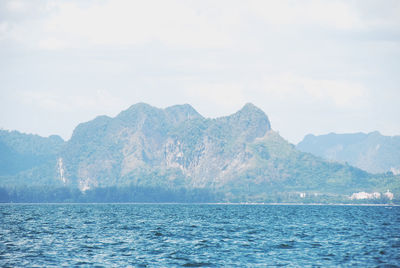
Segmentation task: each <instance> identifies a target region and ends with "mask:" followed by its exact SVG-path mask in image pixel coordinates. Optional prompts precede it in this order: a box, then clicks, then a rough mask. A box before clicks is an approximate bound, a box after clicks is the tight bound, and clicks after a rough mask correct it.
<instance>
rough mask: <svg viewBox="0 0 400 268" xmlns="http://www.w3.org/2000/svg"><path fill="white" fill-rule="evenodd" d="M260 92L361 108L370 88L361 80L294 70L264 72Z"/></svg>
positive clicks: (278, 98)
mask: <svg viewBox="0 0 400 268" xmlns="http://www.w3.org/2000/svg"><path fill="white" fill-rule="evenodd" d="M259 90H261V92H259V93H258V94H260V95H262V94H266V95H268V96H269V97H274V98H276V99H277V100H280V101H285V100H288V99H293V100H295V101H297V102H305V103H310V104H312V105H316V104H317V103H318V102H322V103H327V104H328V105H334V106H336V108H340V109H342V108H346V109H353V108H356V109H359V108H362V107H364V106H365V105H368V101H369V93H368V92H369V89H367V88H365V87H364V86H363V85H362V84H360V83H357V82H352V81H346V80H330V79H317V78H311V77H304V76H298V75H294V74H288V73H284V74H277V75H266V76H264V78H263V80H262V82H261V86H260V87H259Z"/></svg>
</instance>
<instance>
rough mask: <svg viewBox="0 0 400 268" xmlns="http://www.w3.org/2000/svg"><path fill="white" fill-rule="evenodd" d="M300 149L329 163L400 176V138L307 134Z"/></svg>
mask: <svg viewBox="0 0 400 268" xmlns="http://www.w3.org/2000/svg"><path fill="white" fill-rule="evenodd" d="M297 149H299V150H301V151H303V152H309V153H312V154H315V155H318V156H321V157H323V158H325V159H327V160H333V161H339V162H343V163H344V162H347V163H349V164H350V165H353V166H356V167H358V168H361V169H363V170H366V171H368V172H371V173H383V172H388V171H391V172H393V173H394V174H400V136H393V137H389V136H383V135H381V134H380V133H379V132H377V131H375V132H371V133H368V134H364V133H354V134H335V133H330V134H327V135H320V136H314V135H307V136H306V137H304V139H303V140H302V141H301V142H300V143H299V144H298V145H297Z"/></svg>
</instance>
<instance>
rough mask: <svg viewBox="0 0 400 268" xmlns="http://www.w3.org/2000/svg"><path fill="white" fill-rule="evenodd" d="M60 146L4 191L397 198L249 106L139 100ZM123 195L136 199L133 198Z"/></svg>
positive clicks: (382, 180)
mask: <svg viewBox="0 0 400 268" xmlns="http://www.w3.org/2000/svg"><path fill="white" fill-rule="evenodd" d="M57 148H58V149H57V150H56V153H55V154H51V157H49V161H47V162H46V163H45V164H42V165H38V166H35V167H33V168H32V169H28V170H25V171H24V172H22V173H17V174H14V175H12V176H8V175H7V176H3V177H1V176H0V187H5V188H6V189H10V187H20V186H21V185H25V186H26V187H30V185H43V186H46V187H53V188H54V187H64V188H66V189H76V190H78V191H79V192H80V193H81V197H80V198H83V197H82V196H89V194H87V193H97V192H98V191H100V189H112V188H113V187H118V189H131V190H130V191H133V192H135V193H136V194H138V190H132V189H139V188H140V189H142V191H147V190H143V189H153V190H154V189H158V190H154V191H160V192H165V191H167V192H168V193H169V195H170V196H175V197H176V195H179V194H178V193H181V190H180V189H184V191H186V193H189V196H192V197H189V196H187V195H185V196H186V197H185V198H188V200H189V199H190V200H205V199H204V198H202V197H201V198H200V197H199V196H197V197H198V198H197V197H196V198H194V197H193V196H196V195H199V193H201V194H200V195H202V196H203V195H204V196H207V198H209V200H214V201H224V202H266V201H268V200H269V201H274V202H275V201H279V202H281V201H293V200H295V201H304V200H306V199H304V198H305V196H307V198H308V199H307V200H309V201H310V202H311V201H313V200H314V201H315V200H321V198H322V196H323V198H325V199H324V200H336V201H334V202H337V201H338V200H341V201H343V200H345V201H346V200H349V198H350V196H351V195H352V194H354V193H355V192H357V191H368V192H373V191H379V192H383V191H384V190H386V189H390V190H391V191H393V192H394V194H395V196H398V194H399V193H400V187H399V183H398V181H397V178H396V177H394V176H390V175H372V174H369V173H367V172H365V171H362V170H360V169H357V168H354V167H352V166H349V165H346V164H340V163H331V162H328V161H325V160H323V159H322V158H319V157H316V156H314V155H312V154H308V153H303V152H300V151H298V150H297V149H296V147H295V146H294V145H292V144H290V143H289V142H288V141H286V140H285V139H283V138H282V137H281V136H280V135H279V134H278V133H277V132H276V131H274V130H273V129H272V128H271V124H270V121H269V118H268V116H267V115H266V114H265V113H264V112H263V111H262V110H261V109H259V108H258V107H256V106H254V105H253V104H251V103H248V104H246V105H244V106H243V107H242V108H241V109H240V110H239V111H237V112H236V113H234V114H231V115H228V116H224V117H218V118H214V119H210V118H205V117H203V116H201V115H200V114H199V113H198V112H197V111H196V110H195V109H194V108H193V107H192V106H190V105H189V104H183V105H174V106H171V107H167V108H164V109H161V108H156V107H153V106H151V105H148V104H145V103H138V104H134V105H132V106H130V107H129V108H128V109H126V110H124V111H122V112H120V113H119V114H118V115H117V116H115V117H108V116H98V117H96V118H94V119H93V120H90V121H88V122H84V123H81V124H79V125H78V126H77V127H76V128H75V129H74V131H73V134H72V136H71V138H70V139H69V140H68V141H65V142H63V143H62V146H60V147H57ZM132 187H133V188H132ZM7 191H9V190H7ZM68 191H70V190H68ZM121 191H122V190H121ZM124 191H125V190H124ZM147 193H149V192H148V191H147ZM139 194H140V193H139ZM127 196H128V197H127V198H128V199H127V200H137V199H135V198H136V197H134V196H133V193H130V194H127ZM217 197H218V198H217ZM129 198H133V199H129ZM176 198H177V199H179V200H181V199H180V198H178V197H176ZM100 199H101V198H100ZM167 199H168V198H167ZM96 200H97V199H96Z"/></svg>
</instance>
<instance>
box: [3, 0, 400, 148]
mask: <svg viewBox="0 0 400 268" xmlns="http://www.w3.org/2000/svg"><path fill="white" fill-rule="evenodd" d="M137 102H146V103H149V104H151V105H154V106H157V107H167V106H170V105H174V104H182V103H189V104H191V105H192V106H193V107H194V108H195V109H196V110H197V111H198V112H199V113H201V114H202V115H204V116H206V117H218V116H224V115H228V114H231V113H234V112H235V111H237V110H238V109H240V108H241V107H242V106H243V105H244V104H245V103H247V102H252V103H254V104H255V105H257V106H258V107H260V108H261V109H263V110H264V111H265V113H266V114H267V115H268V116H269V118H270V121H271V123H272V128H273V129H274V130H277V131H279V132H280V134H281V135H282V136H283V137H285V138H286V139H288V140H289V141H291V142H293V143H297V142H298V141H300V140H301V139H302V138H303V136H304V135H306V134H308V133H314V134H323V133H328V132H339V133H343V132H359V131H361V132H369V131H374V130H379V131H380V132H381V133H383V134H385V135H400V108H399V107H400V1H365V0H363V1H264V0H262V1H232V0H227V1H130V0H129V1H128V0H127V1H119V0H113V1H106V0H103V1H87V0H86V1H50V0H42V1H31V0H26V1H18V0H15V1H8V0H5V1H1V2H0V127H1V128H3V129H9V130H14V129H15V130H19V131H22V132H27V133H36V134H40V135H43V136H48V135H50V134H59V135H61V136H62V137H63V138H64V139H68V138H69V137H70V136H71V134H72V131H73V129H74V127H76V125H77V124H79V123H81V122H84V121H88V120H91V119H93V118H94V117H95V116H97V115H101V114H106V115H109V116H115V115H116V114H117V113H119V112H120V111H121V110H124V109H126V108H128V107H129V106H130V105H132V104H134V103H137Z"/></svg>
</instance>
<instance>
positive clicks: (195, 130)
mask: <svg viewBox="0 0 400 268" xmlns="http://www.w3.org/2000/svg"><path fill="white" fill-rule="evenodd" d="M269 131H271V127H270V123H269V120H268V117H267V116H266V115H265V114H264V112H263V111H261V110H260V109H258V108H257V107H255V106H254V105H252V104H246V105H245V106H244V107H243V109H241V110H240V111H238V112H237V113H235V114H233V115H231V116H227V117H222V118H217V119H205V118H203V117H202V116H201V115H199V114H198V113H197V112H196V111H195V110H194V109H193V108H192V107H191V106H190V105H177V106H172V107H169V108H166V109H158V108H155V107H151V106H149V105H146V104H136V105H133V106H132V107H130V108H129V109H128V110H126V111H123V112H121V113H120V114H119V115H118V116H116V117H115V118H108V117H98V118H96V119H94V120H93V121H90V122H87V123H84V124H81V125H79V126H78V127H77V128H76V130H75V131H74V133H73V136H72V138H71V140H70V141H69V142H68V144H67V146H66V147H65V148H66V150H65V151H64V152H63V154H62V157H61V158H62V159H63V162H64V163H65V169H66V170H67V175H66V177H68V178H69V179H70V181H71V183H75V184H78V185H79V184H85V183H82V182H83V181H88V182H91V183H92V184H93V186H95V185H101V186H109V185H113V184H115V183H119V182H120V183H131V182H134V183H138V182H139V181H140V180H141V177H144V176H146V177H147V176H150V174H151V173H152V172H154V171H157V172H159V173H160V174H161V178H160V175H159V176H157V177H158V178H152V180H157V183H158V184H165V185H177V184H182V183H184V184H185V185H186V186H190V187H211V186H212V187H220V186H222V185H224V184H225V183H226V182H227V181H229V180H231V179H233V178H234V177H235V174H237V172H239V171H241V170H245V169H246V168H247V167H249V165H250V162H251V159H252V157H253V156H252V154H251V153H250V151H249V148H247V144H248V143H251V142H253V141H254V140H256V139H257V138H261V137H263V136H265V135H266V133H267V132H269ZM170 173H172V174H170ZM163 174H165V175H167V174H169V175H170V176H168V177H165V176H163ZM163 180H164V181H163ZM89 184H90V183H89ZM85 185H86V184H85Z"/></svg>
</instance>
